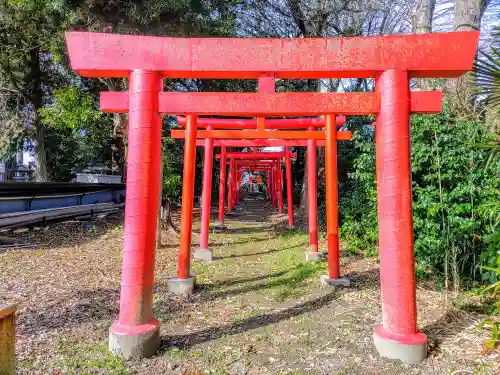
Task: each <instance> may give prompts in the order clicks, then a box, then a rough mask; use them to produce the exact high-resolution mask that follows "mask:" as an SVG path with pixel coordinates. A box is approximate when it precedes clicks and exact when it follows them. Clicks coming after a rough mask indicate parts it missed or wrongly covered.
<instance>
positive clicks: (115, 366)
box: [51, 341, 135, 375]
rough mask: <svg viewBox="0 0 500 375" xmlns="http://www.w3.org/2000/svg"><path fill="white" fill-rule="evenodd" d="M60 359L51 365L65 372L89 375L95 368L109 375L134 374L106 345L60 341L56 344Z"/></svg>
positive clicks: (93, 372) (94, 371)
mask: <svg viewBox="0 0 500 375" xmlns="http://www.w3.org/2000/svg"><path fill="white" fill-rule="evenodd" d="M57 349H58V352H59V354H60V357H61V358H60V359H59V360H57V361H55V363H54V364H53V365H52V366H51V367H55V368H58V369H60V370H62V371H64V373H65V374H78V375H87V374H88V375H91V374H95V373H96V370H101V371H102V370H105V373H106V374H109V375H131V374H135V371H132V370H130V369H128V368H127V366H126V364H125V361H124V360H123V359H121V358H119V357H116V356H114V355H113V354H112V353H111V352H110V351H109V350H108V348H107V346H106V345H90V344H81V343H75V342H71V341H61V342H60V343H59V344H58V346H57Z"/></svg>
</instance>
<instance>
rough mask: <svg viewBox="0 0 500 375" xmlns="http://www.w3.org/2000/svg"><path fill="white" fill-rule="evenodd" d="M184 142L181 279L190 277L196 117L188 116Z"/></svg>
mask: <svg viewBox="0 0 500 375" xmlns="http://www.w3.org/2000/svg"><path fill="white" fill-rule="evenodd" d="M186 133H187V135H186V140H185V142H184V172H183V178H182V206H181V238H180V248H179V274H178V276H179V279H187V278H188V277H189V267H190V262H191V232H192V227H193V203H194V174H195V170H196V116H194V115H188V117H187V123H186Z"/></svg>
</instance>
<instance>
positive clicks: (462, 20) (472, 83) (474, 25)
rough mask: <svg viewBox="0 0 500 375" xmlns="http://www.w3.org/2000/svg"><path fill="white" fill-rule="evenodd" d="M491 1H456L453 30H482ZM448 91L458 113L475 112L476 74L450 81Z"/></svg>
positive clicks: (467, 74) (465, 75)
mask: <svg viewBox="0 0 500 375" xmlns="http://www.w3.org/2000/svg"><path fill="white" fill-rule="evenodd" d="M488 1H489V0H455V7H454V9H453V16H454V21H453V30H454V31H470V30H479V29H480V28H481V18H482V17H483V14H484V11H485V9H486V6H487V5H488ZM447 86H448V91H449V92H450V94H451V95H452V106H453V109H455V110H456V111H459V112H462V111H464V110H465V111H466V112H472V111H474V99H475V95H474V89H475V87H476V79H475V74H474V73H473V72H468V73H466V74H464V75H463V76H461V77H459V78H454V79H450V80H448V85H447Z"/></svg>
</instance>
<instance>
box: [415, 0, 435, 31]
mask: <svg viewBox="0 0 500 375" xmlns="http://www.w3.org/2000/svg"><path fill="white" fill-rule="evenodd" d="M435 6H436V0H418V1H417V8H416V9H415V14H414V15H413V32H414V33H415V34H425V33H430V32H431V31H432V16H433V14H434V8H435Z"/></svg>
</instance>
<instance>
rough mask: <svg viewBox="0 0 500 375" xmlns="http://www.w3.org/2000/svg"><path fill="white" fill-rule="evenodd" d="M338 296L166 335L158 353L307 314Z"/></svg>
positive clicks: (335, 294) (185, 347)
mask: <svg viewBox="0 0 500 375" xmlns="http://www.w3.org/2000/svg"><path fill="white" fill-rule="evenodd" d="M336 298H337V293H336V292H335V291H334V292H331V293H329V294H327V295H324V296H321V297H318V298H316V299H314V300H311V301H307V302H304V303H301V304H299V305H296V306H293V307H290V308H287V309H285V310H281V311H279V312H275V313H271V314H263V315H259V316H255V317H250V318H248V319H245V320H243V321H240V322H236V323H232V324H226V325H223V326H220V327H210V328H207V329H204V330H202V331H198V332H193V333H189V334H185V335H173V336H165V337H163V338H162V345H161V349H160V351H159V353H158V355H161V354H162V353H164V352H165V351H167V350H168V348H169V347H171V346H176V347H178V348H181V349H187V348H189V347H191V346H193V345H198V344H202V343H204V342H208V341H212V340H217V339H219V338H221V337H226V336H229V335H236V334H238V333H242V332H246V331H250V330H254V329H257V328H260V327H265V326H268V325H271V324H276V323H279V322H281V321H282V320H286V319H290V318H292V317H294V316H298V315H302V314H306V313H309V312H312V311H315V310H318V309H320V308H322V307H323V306H326V305H328V304H329V303H330V302H332V301H333V300H335V299H336Z"/></svg>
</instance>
